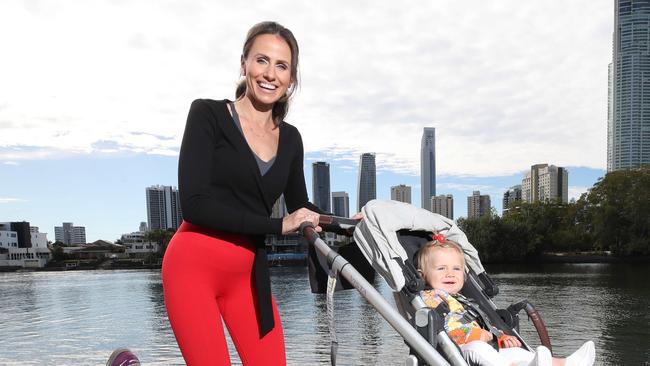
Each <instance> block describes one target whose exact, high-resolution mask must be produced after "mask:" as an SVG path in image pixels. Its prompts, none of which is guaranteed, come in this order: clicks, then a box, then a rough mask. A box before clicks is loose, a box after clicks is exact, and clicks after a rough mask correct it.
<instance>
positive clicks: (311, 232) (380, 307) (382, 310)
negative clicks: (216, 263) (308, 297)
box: [300, 222, 450, 366]
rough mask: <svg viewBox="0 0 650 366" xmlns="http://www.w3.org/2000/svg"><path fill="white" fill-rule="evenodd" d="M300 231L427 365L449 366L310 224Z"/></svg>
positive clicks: (306, 224) (301, 227)
mask: <svg viewBox="0 0 650 366" xmlns="http://www.w3.org/2000/svg"><path fill="white" fill-rule="evenodd" d="M300 232H301V233H302V234H303V236H304V237H305V238H306V239H307V240H308V241H309V243H311V244H312V245H313V246H314V248H316V250H317V251H318V252H319V253H320V254H322V255H323V256H325V257H326V258H327V261H328V263H329V264H330V265H331V266H332V269H333V270H335V271H339V270H340V273H341V276H343V277H344V278H345V279H346V280H348V282H350V284H352V286H354V288H356V289H357V291H359V293H360V294H361V296H363V297H364V298H365V299H366V301H368V302H369V303H370V304H371V305H372V306H373V307H374V308H375V309H376V310H377V312H379V314H380V315H381V316H382V317H383V318H384V319H386V321H387V322H388V323H389V324H390V325H391V326H392V327H393V328H394V329H395V330H396V331H397V332H398V333H399V334H400V335H401V336H402V338H404V340H405V341H406V343H408V345H409V346H411V347H412V348H413V349H414V350H415V351H416V352H417V353H418V355H419V356H420V357H422V358H423V359H424V360H425V361H426V362H427V364H429V365H432V366H435V365H443V366H450V365H449V362H447V360H445V359H444V358H443V357H442V356H441V355H440V354H439V353H438V352H436V350H435V349H434V348H433V346H431V344H429V342H427V341H426V340H425V339H424V338H423V337H422V336H421V335H420V333H418V332H417V331H416V330H415V328H413V326H411V324H410V323H409V322H408V321H406V319H404V318H403V317H402V316H401V315H400V314H399V313H398V312H397V310H395V309H394V308H393V307H392V306H391V305H390V304H389V303H388V301H386V299H385V298H384V297H383V296H382V295H381V294H380V293H379V292H377V290H375V288H374V287H373V286H372V285H371V284H370V283H368V281H366V279H365V278H364V277H363V276H362V275H361V274H360V273H359V272H358V271H357V270H356V269H354V267H353V266H351V265H348V264H350V263H348V261H347V260H345V258H343V257H342V256H340V255H339V254H338V253H336V252H335V251H333V250H332V249H331V248H330V247H329V246H327V244H326V243H325V242H324V241H323V240H322V239H321V238H320V236H319V235H318V233H316V230H315V229H314V227H313V226H312V225H311V223H307V222H306V223H303V224H302V225H300Z"/></svg>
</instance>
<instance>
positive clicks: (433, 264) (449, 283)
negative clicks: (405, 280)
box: [422, 248, 465, 294]
mask: <svg viewBox="0 0 650 366" xmlns="http://www.w3.org/2000/svg"><path fill="white" fill-rule="evenodd" d="M429 255H431V258H429V265H428V266H427V268H425V269H424V270H423V271H422V273H423V275H424V280H425V281H426V283H427V284H428V285H429V286H431V287H433V288H437V289H441V290H445V291H447V292H448V293H450V294H456V293H458V291H460V289H461V288H463V284H464V283H465V277H464V272H465V269H464V268H463V261H462V257H461V254H460V253H458V251H457V250H456V249H454V248H435V249H433V251H431V252H429Z"/></svg>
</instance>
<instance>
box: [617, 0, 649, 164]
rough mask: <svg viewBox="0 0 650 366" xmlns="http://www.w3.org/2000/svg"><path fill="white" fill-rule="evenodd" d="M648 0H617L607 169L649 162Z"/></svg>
mask: <svg viewBox="0 0 650 366" xmlns="http://www.w3.org/2000/svg"><path fill="white" fill-rule="evenodd" d="M649 38H650V2H648V1H647V0H616V1H615V8H614V50H613V51H614V52H613V60H612V67H611V73H610V82H611V83H612V85H613V86H612V87H611V89H610V95H609V99H610V100H611V102H610V108H611V109H612V112H611V117H612V118H611V120H610V119H609V118H608V126H607V127H608V128H607V133H608V136H607V148H608V150H607V170H608V171H614V170H620V169H630V168H636V167H639V166H641V165H642V164H650V83H648V80H650V42H648V39H649Z"/></svg>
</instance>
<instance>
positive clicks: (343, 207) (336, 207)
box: [332, 191, 350, 217]
mask: <svg viewBox="0 0 650 366" xmlns="http://www.w3.org/2000/svg"><path fill="white" fill-rule="evenodd" d="M332 213H333V214H334V216H339V217H350V197H349V196H348V194H347V192H344V191H340V192H332Z"/></svg>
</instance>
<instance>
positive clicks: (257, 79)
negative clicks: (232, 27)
mask: <svg viewBox="0 0 650 366" xmlns="http://www.w3.org/2000/svg"><path fill="white" fill-rule="evenodd" d="M242 71H243V73H244V76H245V77H246V95H247V97H248V98H250V99H251V101H253V102H257V103H261V104H265V105H272V104H273V103H275V102H277V101H278V99H280V98H282V96H284V94H285V92H286V91H287V89H288V88H289V86H290V85H291V81H292V80H291V49H290V48H289V45H288V44H287V42H286V41H285V40H284V39H282V37H280V36H277V35H274V34H262V35H259V36H257V37H256V38H255V41H253V45H252V46H251V49H250V51H249V52H248V56H247V57H246V58H245V59H243V60H242Z"/></svg>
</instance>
